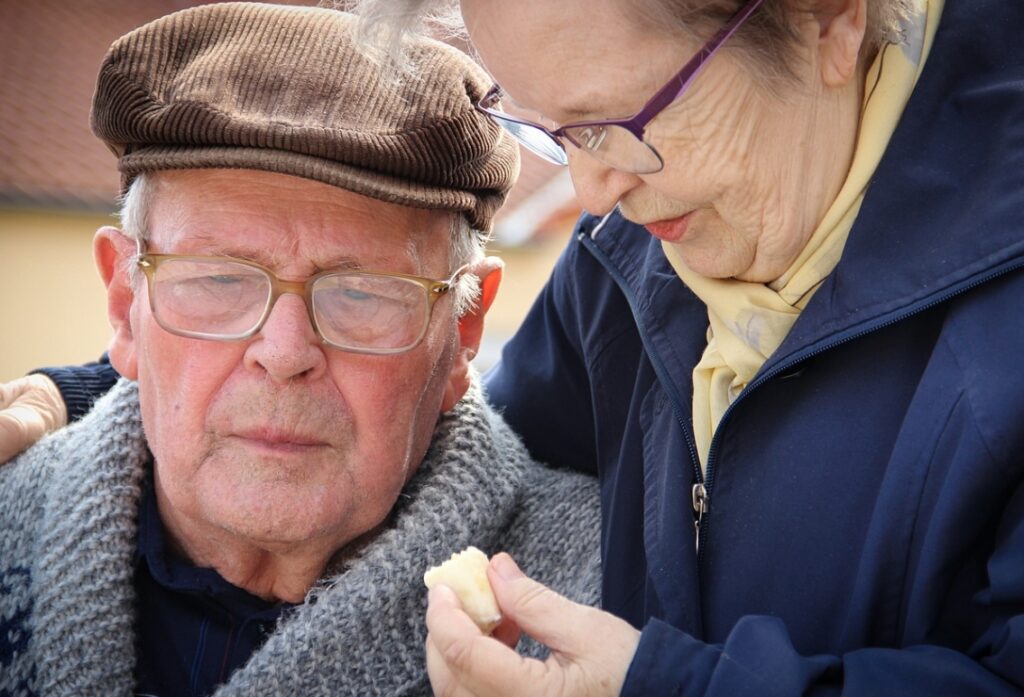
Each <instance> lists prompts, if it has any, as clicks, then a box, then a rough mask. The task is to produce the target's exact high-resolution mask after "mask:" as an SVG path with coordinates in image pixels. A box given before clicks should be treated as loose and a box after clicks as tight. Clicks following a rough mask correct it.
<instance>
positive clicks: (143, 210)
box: [118, 173, 488, 317]
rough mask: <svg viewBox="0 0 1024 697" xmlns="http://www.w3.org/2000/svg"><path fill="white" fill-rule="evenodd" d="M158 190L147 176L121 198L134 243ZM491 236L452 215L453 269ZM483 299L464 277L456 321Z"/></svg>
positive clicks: (476, 254)
mask: <svg viewBox="0 0 1024 697" xmlns="http://www.w3.org/2000/svg"><path fill="white" fill-rule="evenodd" d="M155 191H156V187H155V186H154V185H153V179H152V177H151V176H148V175H147V174H146V173H142V174H140V175H138V176H137V177H136V178H135V179H134V180H133V181H132V183H131V185H130V186H129V187H128V191H127V192H125V194H124V196H122V197H121V200H120V206H119V208H118V218H119V219H120V221H121V229H122V230H123V231H124V233H125V234H126V235H127V236H128V237H130V238H131V239H133V240H139V241H141V242H145V241H147V240H148V239H149V213H150V210H151V209H152V207H153V200H154V196H155ZM487 240H488V237H487V233H485V232H481V231H480V230H474V229H473V228H472V227H471V226H470V223H469V220H468V219H467V218H466V216H464V215H462V214H461V213H453V214H452V223H451V236H450V243H449V247H448V264H449V268H450V269H451V270H452V271H454V270H455V269H459V268H461V267H463V266H465V265H467V264H474V263H476V262H478V261H480V260H481V259H483V258H484V254H485V250H486V247H487ZM128 275H129V278H130V279H131V280H132V283H134V282H135V280H136V279H137V278H138V275H139V270H138V267H137V266H136V265H135V264H130V265H129V267H128ZM479 296H480V279H479V278H477V276H476V275H475V274H472V273H464V274H462V276H461V277H459V279H458V280H457V281H456V283H455V285H454V286H453V287H452V297H453V298H454V310H455V316H456V317H462V316H463V315H464V314H466V313H467V312H469V311H470V310H471V309H472V308H473V305H474V304H475V303H476V301H477V298H478V297H479Z"/></svg>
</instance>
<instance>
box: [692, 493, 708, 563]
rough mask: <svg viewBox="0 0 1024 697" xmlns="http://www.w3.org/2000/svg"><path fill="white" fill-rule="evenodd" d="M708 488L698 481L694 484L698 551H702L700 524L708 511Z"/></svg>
mask: <svg viewBox="0 0 1024 697" xmlns="http://www.w3.org/2000/svg"><path fill="white" fill-rule="evenodd" d="M709 503H710V500H709V499H708V490H707V489H705V488H704V484H702V483H701V482H697V483H696V484H694V485H693V513H694V517H693V532H694V536H695V539H696V543H695V545H696V551H697V552H700V524H701V521H702V520H703V519H704V514H705V513H707V511H708V504H709Z"/></svg>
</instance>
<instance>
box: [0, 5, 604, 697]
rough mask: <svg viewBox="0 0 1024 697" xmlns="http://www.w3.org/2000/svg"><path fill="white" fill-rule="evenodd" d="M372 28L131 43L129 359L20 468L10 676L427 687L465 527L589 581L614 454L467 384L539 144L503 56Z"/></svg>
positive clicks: (0, 531)
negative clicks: (516, 107)
mask: <svg viewBox="0 0 1024 697" xmlns="http://www.w3.org/2000/svg"><path fill="white" fill-rule="evenodd" d="M351 32H352V20H351V18H349V17H348V16H346V15H344V14H342V13H338V12H334V11H330V10H324V9H311V8H282V7H274V6H267V5H249V4H225V5H213V6H206V7H201V8H197V9H194V10H188V11H184V12H181V13H177V14H174V15H171V16H169V17H166V18H163V19H161V20H158V21H156V22H153V23H151V24H149V25H147V26H145V27H143V28H141V29H139V30H137V31H135V32H133V33H131V34H129V35H127V36H125V37H123V38H122V39H120V40H119V41H118V42H116V43H115V44H114V46H113V47H112V48H111V50H110V52H109V54H108V56H107V58H106V60H105V62H104V64H103V67H102V69H101V72H100V76H99V82H98V86H97V91H96V98H95V103H94V108H93V115H92V120H93V128H94V130H95V132H96V133H97V135H98V136H99V137H100V138H102V139H103V140H104V141H105V142H106V143H107V144H108V145H109V146H110V148H111V149H112V150H113V151H114V152H115V153H116V154H117V155H118V157H119V167H120V170H121V172H122V174H123V177H124V185H125V189H126V195H125V198H124V202H123V209H122V211H121V218H122V226H121V229H114V228H111V227H105V228H103V229H101V230H100V231H99V232H98V233H97V234H96V239H95V258H96V262H97V265H98V267H99V271H100V274H101V275H102V278H103V280H104V282H105V284H106V287H107V294H108V307H109V316H110V321H111V323H112V325H113V328H114V335H113V339H112V341H111V345H110V349H109V355H110V359H111V363H112V365H113V366H114V367H115V368H116V369H117V371H118V372H119V373H120V374H121V375H122V376H124V379H123V380H121V381H120V382H119V383H118V384H117V385H116V386H115V387H114V389H113V390H112V391H111V392H110V393H109V394H107V395H106V396H105V397H104V398H103V399H102V400H100V401H99V402H98V403H97V405H96V407H95V409H94V410H93V411H92V412H91V413H90V414H89V415H88V416H87V417H85V418H84V419H83V420H81V421H79V422H77V423H76V424H75V425H74V426H72V427H71V428H68V429H65V430H64V431H62V432H61V433H59V434H57V435H55V436H53V437H51V438H49V439H48V440H45V441H43V442H41V443H40V444H38V445H37V446H35V447H34V448H32V449H30V450H29V451H27V452H26V453H25V454H23V455H22V456H20V457H19V458H18V459H16V460H15V461H13V462H12V463H11V464H9V465H8V466H6V467H5V468H3V469H2V470H0V694H4V695H6V694H19V695H20V694H104V695H117V694H132V693H133V691H134V692H135V693H137V694H146V695H181V694H192V695H197V694H210V693H212V692H214V691H216V693H217V694H225V695H226V694H245V695H249V694H262V693H268V694H301V695H318V694H323V695H337V694H352V695H373V694H381V695H385V694H386V695H406V694H421V693H426V692H428V691H429V686H428V683H427V677H426V672H425V668H424V656H423V639H424V635H425V631H424V627H423V608H424V606H425V593H424V591H423V589H422V580H421V578H422V572H423V570H424V568H425V567H426V566H427V565H428V564H429V563H431V562H437V561H440V560H442V559H443V558H445V557H447V556H448V555H449V554H450V553H452V552H453V551H456V550H459V549H461V548H462V547H464V546H466V545H468V544H475V545H477V546H480V547H482V548H484V549H487V550H491V551H497V550H500V549H504V550H508V551H509V552H511V553H512V554H513V555H514V556H515V557H516V558H517V560H518V561H519V562H520V564H522V565H523V566H524V567H526V568H527V569H528V570H529V571H531V573H532V575H534V576H537V577H539V578H540V579H542V580H543V581H545V582H546V583H548V584H551V585H552V586H554V587H556V588H559V589H560V590H561V591H563V592H565V593H566V594H567V595H569V596H571V597H574V598H575V599H577V600H580V601H584V602H595V601H596V599H597V593H598V591H597V588H598V585H599V582H598V580H597V579H598V573H599V572H598V561H599V560H598V551H597V531H598V528H599V526H598V522H597V520H598V518H597V509H596V490H595V488H594V484H593V483H591V482H590V481H588V480H586V479H584V478H581V477H579V476H576V475H568V474H564V473H556V472H551V471H549V470H545V469H544V468H541V467H539V466H537V465H535V464H532V463H531V462H530V461H529V458H528V456H527V454H526V452H525V451H524V450H523V448H522V446H521V445H520V444H519V443H518V441H517V440H516V439H515V437H514V436H513V435H512V434H511V433H510V432H509V430H508V429H507V428H506V427H505V426H504V425H503V423H502V422H501V420H500V418H498V417H497V416H495V415H494V414H493V413H491V412H490V411H489V410H488V408H487V407H486V406H485V404H484V402H483V400H482V398H481V396H480V393H479V390H478V389H476V388H475V387H474V385H473V377H472V373H471V369H470V365H469V364H470V361H471V360H472V358H473V355H474V353H475V351H476V349H477V347H478V344H479V341H480V334H481V331H482V322H483V315H484V313H485V312H486V310H487V308H488V306H489V305H490V303H491V300H492V299H493V296H494V292H495V289H496V286H497V283H498V278H499V276H500V264H499V263H498V262H497V261H496V260H494V259H487V258H484V257H483V254H482V249H481V248H482V244H483V234H482V232H481V231H486V230H487V229H488V228H489V227H490V224H491V219H492V216H493V214H494V212H495V210H496V209H497V208H498V206H499V205H500V202H501V200H502V199H503V197H504V194H505V192H506V191H507V189H508V187H509V186H510V185H511V183H512V181H513V179H514V176H515V173H516V170H517V159H516V153H515V149H514V146H513V145H512V144H511V143H510V142H509V140H508V139H507V138H506V137H504V136H502V134H501V132H500V131H499V130H498V129H497V128H496V127H494V126H492V125H490V124H489V122H488V121H487V120H486V119H485V118H484V117H483V116H482V115H480V114H478V113H476V112H475V111H474V109H473V107H472V104H473V102H474V101H475V100H476V99H477V98H478V97H479V96H481V95H482V93H483V91H484V90H485V89H486V86H487V82H486V80H485V79H484V77H483V76H482V75H481V74H480V72H479V71H478V69H476V68H475V67H474V66H473V65H472V63H471V62H470V61H469V60H468V59H467V58H465V57H463V56H462V55H461V54H460V53H458V52H457V51H455V50H453V49H450V48H448V47H446V46H444V45H442V44H438V43H434V42H428V41H421V42H419V43H418V44H417V45H416V47H415V50H414V54H415V56H416V59H415V65H414V66H413V67H412V69H411V71H410V72H409V74H407V75H405V76H404V77H403V78H402V79H400V80H397V81H396V80H394V79H390V78H389V79H388V80H386V81H382V80H378V79H376V77H375V75H376V74H377V73H376V72H375V70H374V65H373V63H372V62H371V61H368V60H367V59H366V58H364V57H363V56H361V55H360V53H359V52H358V50H357V49H356V48H355V45H354V43H353V40H352V35H351ZM508 634H509V633H508V632H507V631H505V630H499V635H500V636H503V638H504V639H505V640H509V635H508ZM534 648H536V647H534Z"/></svg>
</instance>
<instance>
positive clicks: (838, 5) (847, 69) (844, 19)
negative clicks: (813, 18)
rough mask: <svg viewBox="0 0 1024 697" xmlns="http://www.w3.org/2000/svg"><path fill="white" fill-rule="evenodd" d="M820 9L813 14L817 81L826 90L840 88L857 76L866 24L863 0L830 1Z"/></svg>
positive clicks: (865, 5)
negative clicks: (817, 29)
mask: <svg viewBox="0 0 1024 697" xmlns="http://www.w3.org/2000/svg"><path fill="white" fill-rule="evenodd" d="M822 5H823V7H822V9H821V10H819V11H818V13H817V18H818V24H819V27H820V28H821V34H820V36H819V39H818V54H819V60H820V65H821V78H822V81H823V82H824V83H825V84H826V85H828V86H829V87H842V86H844V85H845V84H846V83H847V82H849V81H850V80H851V79H852V78H854V77H855V76H856V75H857V66H858V60H859V58H860V50H861V46H862V45H863V44H864V33H865V31H866V28H867V21H868V8H867V0H832V1H831V2H826V3H822Z"/></svg>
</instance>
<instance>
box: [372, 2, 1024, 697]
mask: <svg viewBox="0 0 1024 697" xmlns="http://www.w3.org/2000/svg"><path fill="white" fill-rule="evenodd" d="M364 4H365V5H366V7H364V11H365V12H366V13H367V14H368V16H370V17H371V18H372V17H373V16H380V15H385V14H386V15H387V16H388V17H389V18H391V19H392V20H394V19H395V18H399V20H401V18H403V17H405V18H410V17H415V16H416V15H417V14H418V13H421V12H423V10H424V8H423V7H422V6H423V5H424V2H423V0H418V1H415V0H412V1H410V0H406V2H402V1H401V0H374V1H373V2H366V3H364ZM461 12H462V17H463V19H464V20H465V24H466V27H467V28H468V30H469V35H470V38H471V40H472V43H473V45H474V46H475V48H476V50H477V51H478V53H479V55H480V56H481V58H482V60H483V62H484V64H485V65H486V67H487V68H488V69H489V70H490V72H491V74H492V75H493V77H494V79H495V82H496V85H495V88H494V89H493V90H492V91H491V92H490V93H489V94H488V95H487V96H486V97H485V98H484V99H483V100H482V102H481V103H480V104H479V108H481V109H483V110H485V111H487V112H488V113H489V114H491V115H492V117H493V118H494V119H495V120H497V121H498V122H499V123H501V124H502V125H504V126H505V127H506V128H508V129H509V130H510V131H511V132H512V133H513V134H515V135H516V136H517V137H518V138H519V139H520V141H521V142H522V143H523V144H524V145H525V146H527V147H529V148H530V149H532V150H533V151H535V152H537V153H538V154H540V155H542V156H543V157H546V158H548V159H551V160H553V161H555V162H559V163H561V164H568V166H569V167H570V170H571V172H572V176H573V180H574V182H575V185H576V190H577V193H578V194H579V198H580V200H581V201H582V203H583V205H584V206H585V207H586V209H587V210H588V211H589V213H590V215H587V216H584V218H583V219H582V220H581V221H580V223H579V225H578V227H577V229H576V231H575V234H574V235H573V238H572V240H571V242H570V244H569V247H568V249H567V250H566V252H565V254H564V255H563V257H562V258H561V260H560V261H559V263H558V265H557V267H556V269H555V270H554V273H553V275H552V278H551V280H550V282H549V284H548V285H547V287H546V288H545V290H544V291H543V294H542V295H541V297H540V298H539V299H538V301H537V303H536V305H535V307H534V309H533V311H532V313H531V314H530V316H529V318H528V319H527V321H526V323H525V325H524V326H523V328H522V329H521V330H520V332H519V333H518V335H517V336H516V337H515V338H514V339H513V341H512V342H511V343H510V344H509V345H508V347H507V348H506V350H505V352H504V357H503V363H502V365H501V366H500V368H499V369H498V370H497V371H496V372H495V373H494V374H492V375H491V376H490V380H489V392H490V397H491V399H492V400H493V401H494V402H495V403H497V404H498V405H500V406H501V407H502V408H503V409H504V413H505V416H506V418H507V419H508V420H509V421H510V422H511V423H512V425H513V426H514V427H515V428H516V429H517V430H518V431H519V432H520V433H521V434H522V436H523V438H524V439H525V441H526V443H527V445H528V446H529V447H530V449H531V450H532V452H533V454H534V455H536V456H538V457H540V458H542V459H545V460H547V461H549V462H551V463H553V464H556V465H561V466H568V467H574V468H577V469H584V470H592V471H596V472H597V473H598V474H599V475H600V477H601V480H602V496H603V501H602V504H603V514H604V517H603V529H602V538H603V557H604V558H603V563H604V588H603V605H604V611H598V610H593V609H588V608H582V607H580V606H577V605H574V604H572V603H569V602H568V601H566V600H564V599H563V598H560V597H558V596H557V595H555V594H554V593H552V592H550V591H547V590H546V589H544V588H543V587H542V586H539V585H538V584H536V583H535V582H533V581H532V580H531V579H529V578H527V577H525V576H523V574H522V573H521V572H520V571H519V570H518V568H517V567H516V566H515V564H514V563H512V560H511V559H510V558H508V557H507V556H503V555H499V556H498V557H497V558H496V559H495V560H494V561H493V562H492V565H491V569H490V580H491V583H492V585H493V587H494V590H495V592H496V594H497V597H498V600H499V603H500V604H501V606H502V609H503V611H504V614H505V616H506V618H507V619H508V620H509V622H507V623H506V625H504V626H503V627H502V628H500V629H499V631H498V634H497V635H498V636H499V637H501V638H503V639H504V640H505V641H506V642H511V640H512V638H513V637H514V635H515V633H516V632H515V629H516V626H518V627H519V628H521V629H522V630H524V631H525V632H526V633H528V634H530V635H531V636H533V637H534V638H535V639H537V640H539V641H541V642H542V643H545V644H547V645H548V646H549V647H551V649H552V651H553V655H552V658H551V659H550V660H549V661H548V662H547V663H539V662H536V661H531V660H524V659H520V658H519V657H517V656H516V655H515V654H514V653H512V652H511V651H510V650H508V649H507V647H506V646H505V645H503V643H501V642H499V641H493V640H491V639H489V638H487V637H484V636H482V635H481V634H480V633H479V631H478V630H477V629H476V628H475V625H473V624H472V623H471V622H470V621H469V620H468V618H467V617H466V615H464V614H463V613H462V612H461V610H460V609H459V606H458V602H457V601H456V600H455V599H454V598H453V597H452V596H451V594H449V593H446V592H445V589H443V588H441V589H435V590H434V591H432V593H431V602H430V608H429V610H428V615H427V623H428V627H429V628H430V635H429V637H428V657H429V664H428V665H429V669H430V673H431V679H432V681H433V684H434V687H435V689H436V691H437V692H438V693H439V694H443V695H460V696H461V695H614V694H623V695H667V694H672V695H687V696H689V695H742V694H759V695H760V694H778V695H798V694H804V693H811V692H813V693H814V694H824V693H829V694H837V693H842V694H844V695H872V696H874V695H906V694H921V695H938V694H949V695H989V694H1020V691H1021V690H1022V689H1024V485H1022V479H1024V457H1022V455H1021V453H1022V452H1024V389H1022V386H1024V379H1022V377H1021V369H1020V356H1024V323H1022V322H1020V321H1018V319H1017V316H1018V314H1019V308H1020V305H1021V298H1024V272H1022V270H1021V267H1022V266H1024V125H1022V124H1024V58H1022V54H1021V53H1020V51H1019V50H1017V43H1018V41H1019V40H1020V37H1021V36H1022V35H1024V3H1021V2H1019V1H1017V0H1012V1H1007V0H746V1H744V0H645V1H644V2H627V1H626V0H558V2H551V1H550V0H519V1H518V2H512V1H510V0H505V1H504V2H500V1H498V0H462V2H461ZM499 86H500V87H499ZM501 98H504V103H505V104H506V105H507V106H511V105H514V106H515V109H514V110H513V109H510V110H509V113H505V112H503V111H501V110H500V108H499V103H498V102H499V99H501ZM511 113H514V114H515V116H511V115H510V114H511ZM567 563H571V560H567Z"/></svg>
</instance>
